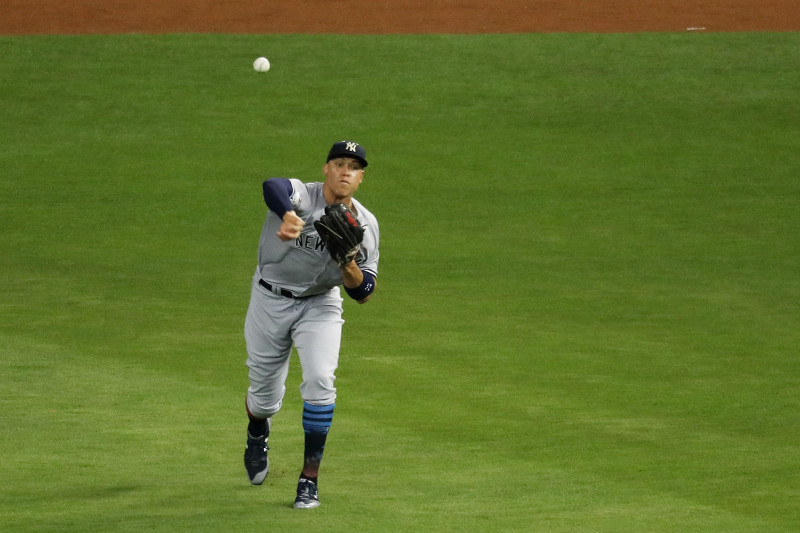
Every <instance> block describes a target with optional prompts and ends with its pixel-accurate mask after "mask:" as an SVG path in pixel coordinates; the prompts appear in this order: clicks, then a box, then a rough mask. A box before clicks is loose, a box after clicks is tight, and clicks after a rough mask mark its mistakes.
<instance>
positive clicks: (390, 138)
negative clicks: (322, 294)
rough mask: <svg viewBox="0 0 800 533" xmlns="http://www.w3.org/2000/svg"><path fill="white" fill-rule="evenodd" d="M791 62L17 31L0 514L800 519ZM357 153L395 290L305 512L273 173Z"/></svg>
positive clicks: (353, 524) (510, 522) (401, 40)
mask: <svg viewBox="0 0 800 533" xmlns="http://www.w3.org/2000/svg"><path fill="white" fill-rule="evenodd" d="M798 50H800V36H799V35H798V34H796V33H773V34H759V33H746V34H627V35H592V34H583V35H561V34H550V35H511V36H500V35H482V36H435V35H434V36H382V37H367V36H363V37H345V36H304V35H283V36H231V35H213V36H212V35H181V36H141V35H121V36H104V37H99V36H76V37H44V36H42V37H18V38H17V37H15V38H8V37H3V38H0V55H2V58H3V59H2V61H1V62H0V80H2V81H0V107H2V109H3V111H2V116H3V127H2V128H0V198H2V201H0V224H2V226H1V227H2V231H0V273H2V280H3V283H2V284H0V402H1V403H0V428H1V429H0V431H2V439H0V456H2V458H3V460H2V461H0V478H2V480H3V482H2V484H0V529H2V530H3V531H39V530H47V531H84V532H86V531H110V530H113V531H141V530H154V531H178V530H185V531H251V530H253V529H258V528H263V529H264V530H268V531H299V530H303V531H314V530H322V529H325V530H328V531H359V530H360V531H407V530H418V531H438V530H441V531H614V532H619V531H631V532H641V531H742V532H749V531H753V532H754V531H771V532H778V531H787V532H788V531H795V530H796V527H797V524H798V523H800V512H798V507H797V501H798V497H800V479H799V477H800V460H799V459H800V445H798V442H800V417H799V416H798V413H799V412H800V410H799V409H798V408H799V407H800V405H799V404H800V402H798V393H800V362H798V357H797V347H798V345H800V333H798V327H797V325H798V323H800V308H799V307H800V306H799V305H798V300H799V299H800V281H798V280H800V268H798V264H799V260H800V254H799V253H798V240H799V239H798V237H799V236H800V235H799V233H798V222H800V209H799V208H798V205H800V185H799V184H798V176H800V157H798V155H797V154H798V145H800V126H799V125H800V74H799V73H800V55H798ZM259 55H266V56H268V57H269V58H270V60H271V61H272V65H273V68H272V70H271V71H270V72H269V73H267V74H257V73H255V72H253V70H252V68H251V63H252V61H253V59H254V58H255V57H257V56H259ZM341 138H353V139H356V140H358V141H359V142H361V143H362V144H364V145H365V146H366V147H367V150H368V153H369V157H370V166H369V168H368V169H367V172H366V177H365V180H364V183H363V185H362V188H361V189H360V191H359V194H358V197H359V199H361V200H362V201H363V202H364V203H365V204H366V205H368V206H369V207H370V208H371V210H372V211H373V212H374V213H376V215H377V216H378V218H379V220H380V222H381V234H382V242H381V252H382V255H381V265H380V269H381V271H380V276H379V281H380V283H379V291H378V293H376V296H375V298H374V299H373V301H372V302H370V303H369V304H368V305H366V306H357V305H355V304H353V303H351V302H347V303H346V308H345V318H346V320H347V323H346V324H345V335H344V340H343V347H342V357H341V364H340V369H339V372H338V376H339V379H338V382H337V383H338V386H339V400H338V402H337V413H336V419H335V423H334V428H333V430H332V433H331V438H330V439H329V444H328V447H327V450H326V458H325V462H324V465H323V472H322V477H321V486H320V489H321V499H322V502H323V506H322V507H321V508H320V509H318V510H315V511H313V512H308V513H305V512H297V511H294V510H293V509H291V503H292V500H293V491H294V488H295V483H296V478H297V474H298V472H299V468H300V461H301V457H300V455H301V453H302V431H301V427H300V404H301V400H300V398H299V393H298V391H297V384H298V374H299V372H298V371H299V368H298V365H297V362H296V359H295V361H294V363H295V364H294V370H293V372H292V375H291V377H290V383H289V386H288V388H289V391H288V393H287V401H286V405H285V408H284V410H283V411H282V412H281V413H280V414H279V415H278V416H277V417H276V424H275V428H274V432H273V438H272V439H271V447H272V451H271V460H272V468H271V473H270V476H269V478H268V480H267V482H266V483H265V484H264V485H263V486H261V487H251V486H250V485H249V483H248V482H247V480H246V477H245V473H244V468H243V466H242V461H241V455H242V450H243V446H244V429H245V423H246V421H245V416H244V413H243V401H244V400H243V398H244V391H245V389H246V386H247V378H246V369H245V367H244V359H245V351H244V342H243V339H242V331H241V330H242V326H243V321H244V313H245V310H246V306H247V301H248V297H249V280H250V276H251V274H252V271H253V269H254V267H255V253H256V246H257V239H258V234H259V231H260V229H261V224H262V221H263V216H264V211H265V207H264V205H263V202H262V200H261V192H260V184H261V181H262V180H263V179H264V178H266V177H269V176H273V175H279V176H296V177H301V178H304V179H307V180H316V179H319V178H320V177H321V168H322V164H323V162H324V161H323V158H324V154H325V152H326V150H327V149H328V148H329V146H330V144H331V143H332V142H333V141H335V140H339V139H341Z"/></svg>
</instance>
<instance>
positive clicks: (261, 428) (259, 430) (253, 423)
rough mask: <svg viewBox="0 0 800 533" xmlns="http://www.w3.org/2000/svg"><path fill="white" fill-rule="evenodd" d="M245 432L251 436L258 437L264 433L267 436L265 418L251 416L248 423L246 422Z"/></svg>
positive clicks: (267, 429)
mask: <svg viewBox="0 0 800 533" xmlns="http://www.w3.org/2000/svg"><path fill="white" fill-rule="evenodd" d="M247 432H248V433H250V436H251V437H260V436H261V435H264V436H266V437H269V427H268V426H267V419H266V418H261V419H258V418H251V419H250V423H249V424H247Z"/></svg>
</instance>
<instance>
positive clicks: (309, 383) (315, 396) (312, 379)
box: [300, 374, 336, 405]
mask: <svg viewBox="0 0 800 533" xmlns="http://www.w3.org/2000/svg"><path fill="white" fill-rule="evenodd" d="M335 379H336V378H335V376H333V375H330V374H325V375H313V376H305V377H304V379H303V383H302V385H300V394H301V395H302V397H303V399H304V400H305V401H308V402H312V403H315V404H321V405H324V404H329V403H333V402H334V401H336V387H335V386H334V381H335Z"/></svg>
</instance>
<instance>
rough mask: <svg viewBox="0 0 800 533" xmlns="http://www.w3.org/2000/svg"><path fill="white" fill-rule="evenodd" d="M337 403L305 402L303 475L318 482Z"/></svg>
mask: <svg viewBox="0 0 800 533" xmlns="http://www.w3.org/2000/svg"><path fill="white" fill-rule="evenodd" d="M334 407H335V404H330V405H311V404H309V403H308V402H305V403H304V404H303V431H305V450H304V453H303V456H304V461H303V473H302V474H301V477H304V478H307V479H310V480H312V481H314V482H315V483H316V482H317V473H318V472H319V465H320V463H321V462H322V454H323V452H324V451H325V441H326V440H327V438H328V430H329V429H330V427H331V423H332V422H333V409H334Z"/></svg>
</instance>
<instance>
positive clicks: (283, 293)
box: [258, 279, 296, 298]
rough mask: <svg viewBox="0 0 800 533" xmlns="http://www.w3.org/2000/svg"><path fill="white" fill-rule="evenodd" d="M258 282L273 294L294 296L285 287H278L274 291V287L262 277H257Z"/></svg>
mask: <svg viewBox="0 0 800 533" xmlns="http://www.w3.org/2000/svg"><path fill="white" fill-rule="evenodd" d="M258 284H259V285H261V286H262V287H264V288H265V289H267V290H268V291H269V292H271V293H273V294H280V295H281V296H283V297H285V298H296V296H295V295H294V294H292V293H291V292H290V291H287V290H286V289H279V290H278V291H277V292H276V291H275V287H273V286H272V285H270V284H269V283H267V282H266V281H264V280H263V279H259V280H258Z"/></svg>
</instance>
